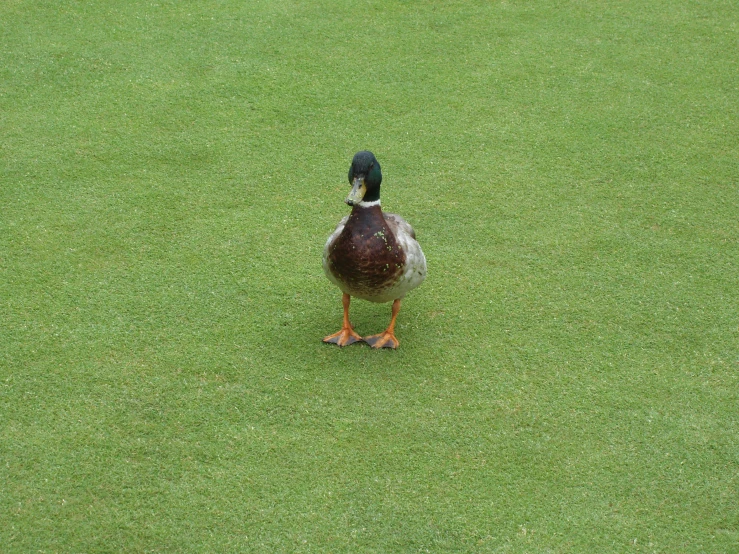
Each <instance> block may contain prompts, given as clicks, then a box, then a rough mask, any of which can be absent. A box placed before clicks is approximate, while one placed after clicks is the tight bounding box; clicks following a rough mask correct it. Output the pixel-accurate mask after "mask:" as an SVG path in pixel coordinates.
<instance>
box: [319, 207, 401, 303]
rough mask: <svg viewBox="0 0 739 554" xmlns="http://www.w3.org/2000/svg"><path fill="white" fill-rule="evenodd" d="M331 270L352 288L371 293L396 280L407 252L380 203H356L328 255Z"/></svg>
mask: <svg viewBox="0 0 739 554" xmlns="http://www.w3.org/2000/svg"><path fill="white" fill-rule="evenodd" d="M328 265H329V269H330V270H331V273H332V274H333V275H334V277H336V278H337V279H338V280H340V281H341V282H343V283H345V284H346V285H347V286H348V287H349V288H350V289H352V290H354V291H357V292H359V293H363V294H369V295H371V294H372V292H373V291H378V292H379V291H381V290H383V289H385V288H387V287H389V286H392V284H393V283H394V282H395V281H396V279H397V278H398V277H399V276H400V275H401V274H402V272H403V267H404V266H405V254H404V253H403V251H402V250H400V248H398V243H397V241H396V240H395V235H394V234H393V233H392V231H391V230H390V229H389V228H388V226H387V224H386V223H385V219H384V218H383V216H382V209H381V208H380V206H373V207H370V208H361V207H359V206H355V207H354V209H353V210H352V213H351V215H350V216H349V219H348V220H347V222H346V225H344V230H343V231H342V233H341V234H340V235H339V236H338V237H337V239H336V240H335V241H334V243H333V245H332V246H331V250H330V252H329V255H328Z"/></svg>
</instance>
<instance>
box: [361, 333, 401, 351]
mask: <svg viewBox="0 0 739 554" xmlns="http://www.w3.org/2000/svg"><path fill="white" fill-rule="evenodd" d="M362 340H364V342H366V343H367V344H369V345H370V346H371V347H372V348H392V349H393V350H394V349H396V348H398V346H400V341H399V340H398V339H397V338H396V337H395V334H394V333H388V332H387V331H385V332H384V333H380V334H379V335H372V336H370V337H365V338H364V339H362Z"/></svg>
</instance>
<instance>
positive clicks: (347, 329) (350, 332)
mask: <svg viewBox="0 0 739 554" xmlns="http://www.w3.org/2000/svg"><path fill="white" fill-rule="evenodd" d="M351 300H352V297H351V296H349V295H348V294H346V293H344V296H342V297H341V303H342V304H343V305H344V324H343V325H342V326H341V331H339V332H338V333H334V334H333V335H329V336H327V337H326V338H324V339H323V342H330V343H332V344H338V345H339V346H346V345H348V344H354V343H355V342H359V341H361V340H362V337H360V336H359V335H358V334H357V333H355V332H354V329H353V328H352V324H351V323H350V322H349V303H350V302H351Z"/></svg>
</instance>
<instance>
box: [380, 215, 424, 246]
mask: <svg viewBox="0 0 739 554" xmlns="http://www.w3.org/2000/svg"><path fill="white" fill-rule="evenodd" d="M382 215H383V216H384V217H385V223H387V225H388V227H390V230H391V231H392V232H393V234H394V235H395V236H396V237H400V236H401V235H405V236H408V237H411V238H412V239H414V240H415V239H416V232H415V231H414V230H413V227H411V224H410V223H408V222H407V221H406V220H405V219H403V218H402V217H401V216H399V215H398V214H390V213H384V212H383V214H382Z"/></svg>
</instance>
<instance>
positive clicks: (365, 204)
mask: <svg viewBox="0 0 739 554" xmlns="http://www.w3.org/2000/svg"><path fill="white" fill-rule="evenodd" d="M379 205H380V199H379V198H378V199H377V200H373V201H372V202H365V201H364V200H362V201H361V202H360V203H359V204H358V206H359V207H360V208H371V207H372V206H379Z"/></svg>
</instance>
